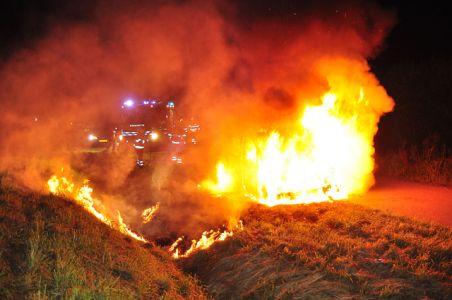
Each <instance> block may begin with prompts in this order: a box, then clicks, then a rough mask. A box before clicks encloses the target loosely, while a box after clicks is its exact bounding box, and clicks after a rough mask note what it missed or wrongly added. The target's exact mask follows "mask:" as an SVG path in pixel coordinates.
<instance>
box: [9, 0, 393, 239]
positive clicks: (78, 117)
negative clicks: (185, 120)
mask: <svg viewBox="0 0 452 300" xmlns="http://www.w3.org/2000/svg"><path fill="white" fill-rule="evenodd" d="M248 5H249V6H248ZM253 5H255V7H257V8H259V11H258V12H257V13H255V14H253V9H254V6H252V5H250V4H243V3H241V2H239V3H238V4H236V5H234V4H231V3H227V2H223V1H209V2H206V1H157V2H153V3H152V4H149V3H148V1H99V2H98V3H97V5H95V6H94V7H95V8H94V12H93V16H92V17H91V18H89V19H88V20H87V19H83V20H82V21H76V20H73V21H70V22H68V21H66V22H53V23H52V26H51V27H50V29H49V30H48V33H47V34H46V35H45V36H44V37H43V38H41V39H38V40H37V41H34V43H33V45H32V46H31V47H28V48H27V49H20V50H18V51H16V53H15V54H14V55H12V56H11V57H10V58H9V59H8V60H7V61H6V62H5V63H3V65H2V66H1V70H0V91H1V94H0V101H1V105H2V111H3V116H2V119H1V121H0V126H1V129H0V133H1V136H2V139H1V140H0V146H1V148H0V154H1V157H0V168H1V169H2V170H4V171H6V172H8V173H9V174H10V175H11V176H13V177H14V178H15V179H16V180H17V181H18V182H19V183H20V184H22V185H24V186H26V187H28V188H31V189H34V190H38V191H42V189H43V187H44V183H45V182H46V180H47V179H48V177H49V176H50V175H51V174H54V173H57V172H61V168H64V170H65V172H69V173H72V174H76V176H79V177H83V176H90V178H91V179H92V180H93V181H94V182H97V183H98V186H99V187H100V188H101V190H102V192H103V193H104V197H105V199H106V200H105V205H106V206H109V208H110V209H111V210H115V209H119V210H120V211H121V213H123V214H124V215H125V217H126V221H129V222H132V223H133V222H136V224H135V225H137V223H138V218H139V214H140V212H141V211H142V209H144V208H146V207H147V206H150V205H152V204H154V203H156V202H160V203H161V206H160V212H159V214H160V216H159V219H157V221H156V223H157V224H159V225H161V226H160V227H161V228H162V229H158V228H157V226H154V227H152V225H151V224H152V222H151V223H150V225H148V227H146V228H142V230H143V231H145V232H148V233H149V234H151V235H155V236H158V235H164V231H165V230H167V231H168V232H178V228H184V230H182V229H180V230H179V232H184V233H185V234H188V233H190V232H195V231H199V230H201V231H202V230H204V229H207V228H204V226H207V224H209V223H210V224H215V223H218V222H222V221H224V220H227V219H228V218H229V217H230V216H231V215H235V214H237V213H238V211H240V206H241V205H238V204H237V203H236V202H234V203H230V202H228V200H225V199H222V200H221V201H220V199H217V198H212V197H207V196H206V195H204V194H202V193H200V192H198V191H196V190H194V189H193V187H196V184H197V183H198V180H201V179H202V178H203V176H204V175H206V174H209V173H211V172H213V171H214V165H215V163H216V161H217V160H218V158H219V157H221V156H222V155H224V154H225V152H230V151H231V149H234V147H236V148H237V149H238V148H240V137H241V136H246V135H247V134H254V133H255V132H257V131H258V130H259V129H262V128H277V129H280V130H281V131H282V132H284V130H285V128H287V127H288V126H290V123H292V122H294V120H295V119H296V118H297V116H298V113H299V112H300V110H302V109H303V107H304V106H305V105H306V104H308V103H312V102H315V101H318V100H316V99H319V97H320V95H321V94H323V93H324V92H325V90H327V89H328V87H329V86H330V84H331V80H334V78H333V77H334V76H332V75H331V74H332V73H334V72H332V70H330V68H329V67H328V65H327V64H325V62H327V61H331V60H332V61H340V63H339V67H341V68H342V67H343V68H346V69H344V70H341V72H342V73H344V74H346V75H347V76H351V78H352V79H353V76H354V73H353V71H356V72H357V73H359V74H360V75H359V76H361V77H360V78H358V77H357V76H355V77H356V80H367V81H369V80H370V81H372V86H373V87H374V90H375V92H374V94H382V93H384V94H385V92H384V90H382V88H381V87H379V85H378V81H377V80H376V79H375V78H374V77H373V75H372V74H371V73H370V71H369V67H368V65H367V62H366V60H367V59H368V58H369V57H372V56H374V55H376V54H377V53H378V50H379V49H380V47H381V46H382V42H383V39H384V37H385V35H386V34H387V32H388V31H389V30H390V28H391V26H392V24H393V21H394V18H393V15H392V13H388V12H387V11H383V10H381V9H380V8H378V7H377V6H376V5H374V4H371V3H367V2H356V1H350V2H342V1H338V2H328V3H323V2H321V3H318V4H316V5H307V4H302V5H299V6H298V7H296V14H295V15H293V13H291V12H287V11H277V12H275V13H273V14H271V13H270V14H265V13H263V10H262V9H261V4H258V3H254V4H253ZM288 15H290V17H287V16H288ZM350 62H353V64H351V63H350ZM356 65H357V66H358V69H359V70H353V69H352V70H351V69H350V67H351V66H356ZM362 74H364V76H362ZM362 78H364V79H362ZM385 95H386V94H385ZM129 96H132V97H136V98H150V97H158V98H162V99H176V101H177V105H178V109H180V111H183V112H184V114H185V116H186V117H192V116H194V117H196V119H197V120H198V121H199V123H200V124H201V125H202V137H201V141H202V143H201V145H200V146H199V147H198V148H197V149H193V150H192V151H190V152H189V153H187V159H188V161H190V162H191V164H192V165H193V167H192V169H190V172H188V171H186V172H185V174H184V176H182V175H180V174H176V175H175V174H174V171H173V170H172V169H171V167H169V166H161V167H158V168H157V169H156V171H155V172H154V173H153V174H146V175H143V174H136V171H135V170H134V153H133V152H126V153H122V154H121V155H112V154H105V155H103V156H101V155H88V156H87V155H81V154H80V153H77V152H76V151H74V149H78V148H80V147H81V146H83V145H82V144H83V138H84V135H83V134H85V133H83V132H81V131H82V128H85V127H86V126H90V127H93V128H94V127H96V126H104V124H106V123H109V122H115V120H117V119H118V118H119V104H120V102H121V101H122V100H123V99H124V98H125V97H129ZM378 97H380V96H378ZM376 105H377V104H376ZM381 105H382V107H375V109H376V110H379V111H381V112H385V111H389V110H390V109H391V107H392V103H388V102H385V103H384V104H381ZM225 145H228V147H225ZM123 211H124V212H123Z"/></svg>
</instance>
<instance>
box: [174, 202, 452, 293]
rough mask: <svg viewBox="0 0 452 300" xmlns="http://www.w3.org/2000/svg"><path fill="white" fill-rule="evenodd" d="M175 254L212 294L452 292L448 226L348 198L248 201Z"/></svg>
mask: <svg viewBox="0 0 452 300" xmlns="http://www.w3.org/2000/svg"><path fill="white" fill-rule="evenodd" d="M243 221H244V226H245V227H244V230H243V231H242V232H238V233H236V234H235V235H234V236H233V237H231V238H230V239H229V240H226V241H225V242H223V243H218V244H215V245H214V246H213V247H212V248H210V249H209V250H208V251H205V252H199V253H196V254H195V255H193V256H191V257H189V258H187V259H185V260H182V261H180V263H181V266H182V267H183V268H184V269H185V270H186V271H187V272H190V273H192V274H196V275H198V276H199V277H200V279H201V281H202V282H203V283H204V284H205V285H206V286H207V289H208V290H209V291H210V292H211V293H212V295H213V296H214V297H215V298H217V299H332V298H334V299H336V298H340V299H376V298H381V299H451V298H452V284H451V283H452V280H451V279H452V239H451V237H452V232H451V230H450V229H449V228H446V227H441V226H436V225H433V224H427V223H420V222H416V221H413V220H411V219H408V218H405V217H398V216H391V215H388V214H385V213H383V212H380V211H377V210H371V209H366V208H363V207H361V206H358V205H354V204H349V203H346V202H344V203H341V202H340V203H320V204H311V205H299V206H279V207H273V208H267V207H263V206H257V205H256V206H253V207H251V208H250V209H249V210H248V212H247V213H246V214H245V215H244V216H243Z"/></svg>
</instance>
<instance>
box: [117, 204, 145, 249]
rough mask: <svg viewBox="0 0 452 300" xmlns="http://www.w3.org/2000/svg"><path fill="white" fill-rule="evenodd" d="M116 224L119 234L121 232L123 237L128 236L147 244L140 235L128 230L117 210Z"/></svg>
mask: <svg viewBox="0 0 452 300" xmlns="http://www.w3.org/2000/svg"><path fill="white" fill-rule="evenodd" d="M118 222H119V223H118V224H119V228H118V229H119V232H121V233H123V234H125V235H128V236H130V237H132V238H134V239H136V240H137V241H141V242H144V243H147V242H148V241H147V240H146V239H145V238H144V237H142V236H141V235H138V234H136V233H135V232H133V231H132V230H130V228H129V226H127V224H125V223H124V221H123V220H122V217H121V213H120V212H119V210H118Z"/></svg>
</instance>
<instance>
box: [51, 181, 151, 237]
mask: <svg viewBox="0 0 452 300" xmlns="http://www.w3.org/2000/svg"><path fill="white" fill-rule="evenodd" d="M88 182H89V181H88V180H85V181H84V182H83V185H82V186H81V187H80V188H76V187H75V184H74V183H72V182H71V181H70V180H68V179H67V178H66V177H58V176H56V175H53V176H52V177H51V178H50V179H49V180H48V181H47V186H48V188H49V191H50V193H52V194H55V195H61V196H65V197H68V198H72V199H73V200H75V201H76V202H77V203H78V204H79V205H81V206H82V207H83V208H84V209H86V210H87V211H88V212H90V213H91V214H92V215H93V216H95V217H96V218H97V219H98V220H100V221H101V222H103V223H104V224H107V225H108V226H110V227H112V228H114V229H116V230H118V231H119V232H121V233H123V234H125V235H127V236H130V237H132V238H134V239H136V240H138V241H141V242H147V241H146V239H144V238H143V237H142V236H139V235H137V234H136V233H134V232H133V231H131V230H130V229H129V227H128V226H127V225H126V224H125V223H124V222H123V219H122V217H121V214H120V213H119V211H118V223H117V225H116V223H115V222H113V221H112V220H111V219H109V218H108V217H107V216H106V215H105V214H103V213H101V212H99V211H98V210H97V209H96V208H95V207H94V204H95V202H99V200H97V199H93V196H92V193H93V188H91V187H90V186H89V185H88Z"/></svg>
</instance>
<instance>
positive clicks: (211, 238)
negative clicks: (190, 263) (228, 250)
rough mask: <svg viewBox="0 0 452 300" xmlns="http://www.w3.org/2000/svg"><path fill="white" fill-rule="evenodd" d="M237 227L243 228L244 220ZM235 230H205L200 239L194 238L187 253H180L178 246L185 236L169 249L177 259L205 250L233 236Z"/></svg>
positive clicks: (238, 228)
mask: <svg viewBox="0 0 452 300" xmlns="http://www.w3.org/2000/svg"><path fill="white" fill-rule="evenodd" d="M235 229H237V230H243V223H242V221H239V223H238V224H237V225H236V226H235ZM233 235H234V232H233V230H230V231H228V230H225V231H221V230H210V231H204V232H203V233H202V236H201V238H200V239H199V240H192V241H191V242H192V243H191V246H190V248H188V250H187V251H185V253H183V254H180V251H179V248H177V246H178V245H179V244H180V242H182V240H183V239H184V237H179V238H178V239H177V240H176V241H175V242H174V243H173V244H172V245H171V246H170V248H169V249H168V251H169V252H171V253H172V254H173V257H174V258H175V259H178V258H181V257H188V256H190V255H191V254H193V253H194V252H196V251H199V250H205V249H208V248H209V247H210V246H212V245H213V244H214V243H215V242H217V241H224V240H226V239H227V238H228V237H230V236H233Z"/></svg>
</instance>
